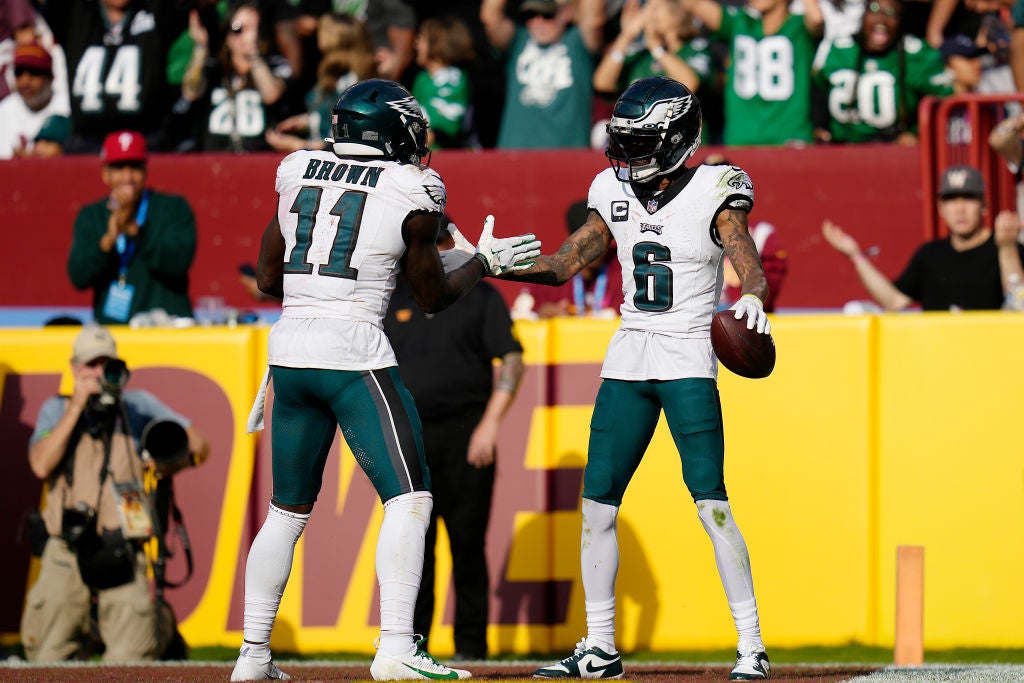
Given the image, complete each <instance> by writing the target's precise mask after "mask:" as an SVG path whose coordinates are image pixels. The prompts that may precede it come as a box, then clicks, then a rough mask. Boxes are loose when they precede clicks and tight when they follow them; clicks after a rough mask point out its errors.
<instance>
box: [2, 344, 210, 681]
mask: <svg viewBox="0 0 1024 683" xmlns="http://www.w3.org/2000/svg"><path fill="white" fill-rule="evenodd" d="M71 369H72V373H73V376H74V390H73V392H72V394H71V396H70V397H69V396H55V397H53V398H50V399H49V400H47V401H46V402H45V403H44V404H43V407H42V408H41V410H40V412H39V418H38V420H37V422H36V427H35V431H34V432H33V434H32V439H31V441H30V445H29V465H30V466H31V468H32V471H33V472H34V473H35V475H36V476H37V477H39V478H40V479H42V480H44V481H45V482H46V483H47V490H46V505H45V508H44V510H43V512H42V517H43V521H44V522H45V526H46V532H47V534H48V536H49V538H48V539H47V540H46V545H45V547H44V549H43V552H42V557H41V568H40V573H39V578H38V580H37V581H36V583H35V585H34V586H33V587H32V590H31V591H30V592H29V595H28V601H27V604H26V606H25V611H24V614H23V615H22V622H21V636H22V643H23V645H24V647H25V655H26V657H27V658H28V659H29V661H39V662H43V661H60V660H66V659H72V658H74V657H75V656H76V655H79V654H81V652H80V649H81V643H82V642H83V639H84V637H85V636H86V635H87V634H88V632H89V619H90V607H91V603H92V596H93V595H95V596H96V597H97V619H98V622H99V631H100V634H101V636H102V638H103V642H104V645H105V648H106V649H105V652H104V655H103V658H104V661H107V662H116V661H132V660H146V659H154V658H156V657H157V656H158V655H159V654H160V653H159V652H158V644H157V643H158V636H157V606H156V603H155V602H154V600H153V597H152V595H151V593H150V588H149V582H148V578H147V566H146V563H147V559H146V555H145V553H144V552H143V543H145V541H147V540H148V539H149V538H152V537H160V536H161V535H162V526H163V524H164V520H162V519H160V518H159V516H158V515H157V514H155V513H154V505H153V504H152V502H151V497H150V495H149V493H150V492H149V491H148V490H147V489H146V487H144V481H145V480H146V478H147V477H149V478H150V480H152V479H157V480H160V479H167V478H168V477H170V476H171V475H173V474H174V473H176V472H178V471H180V470H181V469H184V468H185V467H189V466H193V465H198V464H200V463H201V462H202V461H203V460H205V459H206V457H207V455H208V454H209V448H210V447H209V443H208V442H207V440H206V437H205V436H204V435H203V434H202V433H201V432H200V431H199V430H197V429H196V428H195V427H192V426H191V425H190V422H189V420H187V419H186V418H184V417H183V416H181V415H179V414H177V413H175V412H174V411H172V410H171V409H170V408H168V407H167V406H165V405H164V404H163V403H161V402H160V401H159V400H158V399H157V398H156V397H155V396H153V395H152V394H150V393H149V392H146V391H140V390H128V391H125V390H124V386H125V384H126V383H127V381H128V378H129V375H130V373H129V371H128V368H127V366H126V365H125V364H124V362H123V361H122V360H120V359H118V357H117V345H116V344H115V342H114V338H113V336H112V335H111V334H110V332H109V330H107V329H106V328H104V327H100V326H98V325H90V326H87V327H85V328H84V329H83V330H82V332H81V333H80V334H79V335H78V337H77V338H76V339H75V343H74V350H73V355H72V358H71Z"/></svg>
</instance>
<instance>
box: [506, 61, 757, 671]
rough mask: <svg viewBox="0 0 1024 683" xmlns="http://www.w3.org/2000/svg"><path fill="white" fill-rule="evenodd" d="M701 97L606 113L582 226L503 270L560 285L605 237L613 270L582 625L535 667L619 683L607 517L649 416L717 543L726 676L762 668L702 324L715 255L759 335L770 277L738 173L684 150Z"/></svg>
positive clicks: (590, 467) (677, 90) (627, 101)
mask: <svg viewBox="0 0 1024 683" xmlns="http://www.w3.org/2000/svg"><path fill="white" fill-rule="evenodd" d="M700 129H701V114H700V103H699V102H698V101H697V98H696V96H694V94H693V93H692V92H690V91H689V90H688V89H687V88H686V86H684V85H682V84H681V83H677V82H676V81H673V80H670V79H667V78H644V79H641V80H639V81H637V82H635V83H634V84H633V85H631V86H629V88H627V89H626V90H625V92H623V93H622V95H621V96H620V97H619V99H618V101H617V102H616V103H615V106H614V108H613V109H612V117H611V120H610V122H609V123H608V134H609V141H608V150H607V155H608V158H609V160H610V161H611V165H612V168H611V169H607V170H605V171H603V172H602V173H600V174H598V176H597V177H596V178H595V179H594V182H593V184H591V186H590V195H589V197H588V199H587V206H588V208H589V215H588V217H587V221H586V223H584V224H583V226H581V227H580V228H579V229H578V230H576V231H575V232H574V233H573V234H572V235H570V237H569V238H568V239H567V240H566V241H565V242H564V243H563V244H562V246H561V248H560V249H559V250H558V252H557V253H556V254H553V255H551V256H540V257H538V258H537V260H536V263H535V264H534V265H533V266H532V267H530V268H528V269H525V270H522V271H518V272H515V273H511V274H510V275H508V276H507V277H509V278H511V279H516V280H525V281H528V282H537V283H541V284H553V285H558V284H561V283H563V282H565V281H566V280H568V279H570V278H571V277H572V276H573V275H575V274H576V273H577V272H579V271H580V270H581V269H582V268H583V266H585V265H586V264H587V263H589V262H591V261H593V260H594V259H596V258H598V257H599V256H601V254H603V253H604V250H605V249H606V248H607V247H608V245H609V244H610V243H611V241H612V239H613V238H614V240H615V244H616V249H617V254H618V259H619V263H620V264H621V265H622V281H623V294H624V298H625V302H624V303H623V305H622V307H621V311H622V326H621V328H620V329H619V330H618V331H617V332H616V333H615V336H614V337H613V338H612V341H611V343H610V344H609V345H608V351H607V353H606V354H605V360H604V366H603V367H602V368H601V378H602V381H601V388H600V390H599V391H598V394H597V400H596V403H595V405H594V415H593V418H592V419H591V422H590V445H589V447H588V450H587V466H586V469H585V470H584V474H583V503H582V512H583V533H582V538H583V540H584V542H583V543H582V544H581V549H580V564H581V567H582V573H583V589H584V592H585V594H586V595H585V606H586V611H587V635H586V637H584V638H583V640H582V641H581V642H580V643H579V644H578V645H577V647H576V650H575V652H574V653H573V654H571V655H569V656H568V657H566V658H565V659H563V660H561V661H560V662H556V663H554V664H552V665H550V666H546V667H542V668H540V669H538V670H537V671H536V672H535V673H534V675H535V676H538V677H542V678H619V677H621V676H622V674H623V671H622V660H621V658H620V657H619V655H618V653H617V651H616V647H615V575H616V572H617V570H618V566H619V551H618V544H617V541H616V519H617V516H618V511H619V506H620V505H621V504H622V497H623V494H624V493H625V491H626V486H627V485H628V483H629V481H630V479H631V478H632V476H633V473H634V472H635V471H636V469H637V467H638V466H639V465H640V460H641V459H642V458H643V456H644V452H645V451H646V450H647V446H648V444H649V443H650V441H651V438H652V437H653V436H654V429H655V427H656V426H657V424H658V419H659V417H660V415H661V412H662V411H664V412H665V418H666V421H667V422H668V425H669V430H670V431H671V433H672V438H673V439H674V440H675V443H676V447H677V448H678V450H679V455H680V458H681V459H682V465H683V479H684V481H685V483H686V487H687V488H688V489H689V491H690V495H691V496H692V497H693V500H694V502H695V503H696V506H697V515H698V517H699V518H700V521H701V523H702V524H703V525H704V528H705V529H706V530H707V532H708V535H709V536H710V537H711V541H712V543H713V544H714V548H715V560H716V561H717V563H718V571H719V574H720V575H721V579H722V584H723V586H724V587H725V593H726V596H727V598H728V602H729V609H730V610H731V611H732V616H733V619H734V621H735V624H736V630H737V633H738V636H739V644H738V646H737V655H736V667H735V668H734V669H733V671H732V673H731V675H730V677H731V678H732V679H733V680H749V679H759V678H768V676H769V673H770V670H769V663H768V657H767V655H765V653H764V649H765V648H764V643H763V642H762V640H761V629H760V625H759V620H758V613H757V603H756V601H755V600H754V584H753V579H752V578H751V573H750V559H749V557H748V555H747V546H746V544H745V542H744V541H743V536H742V535H741V534H740V531H739V529H738V528H737V527H736V523H735V522H734V521H733V517H732V512H731V509H730V507H729V502H728V496H727V495H726V491H725V480H724V474H723V462H724V455H725V454H724V439H723V433H722V413H721V405H720V403H719V400H718V388H717V384H716V377H717V362H716V359H715V354H714V352H713V351H712V348H711V338H710V336H711V335H710V328H711V319H712V316H713V315H714V313H715V309H716V307H717V305H718V296H719V294H720V292H721V289H722V256H723V254H728V256H729V259H730V260H731V261H732V263H733V264H734V266H735V268H736V273H737V274H738V275H739V278H740V280H741V282H742V287H743V296H742V297H741V298H740V300H739V301H738V302H737V303H736V304H735V305H734V306H733V307H732V310H734V311H735V315H736V317H737V318H743V317H745V318H746V323H747V327H748V328H751V329H753V328H755V327H756V328H757V330H758V332H763V333H768V331H769V326H768V320H767V317H766V316H765V313H764V308H763V306H762V304H761V302H762V301H764V298H765V296H767V293H768V284H767V282H766V280H765V277H764V272H763V271H762V270H761V261H760V259H759V258H758V255H757V247H756V246H755V245H754V241H753V240H752V239H751V237H750V234H749V233H748V232H747V213H748V212H749V211H750V209H751V208H752V207H753V205H754V188H753V185H752V184H751V182H750V178H749V177H748V176H747V174H746V173H744V172H743V171H742V170H741V169H739V168H736V167H734V166H697V167H695V168H688V167H687V166H685V163H686V161H687V160H688V159H689V158H690V157H691V156H692V155H693V153H694V151H695V150H696V149H697V147H698V145H699V144H700Z"/></svg>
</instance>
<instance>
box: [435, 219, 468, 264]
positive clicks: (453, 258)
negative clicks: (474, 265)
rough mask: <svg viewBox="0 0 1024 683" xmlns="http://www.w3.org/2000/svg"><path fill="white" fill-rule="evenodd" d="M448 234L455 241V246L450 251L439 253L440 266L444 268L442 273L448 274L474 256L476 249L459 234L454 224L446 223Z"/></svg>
mask: <svg viewBox="0 0 1024 683" xmlns="http://www.w3.org/2000/svg"><path fill="white" fill-rule="evenodd" d="M448 233H449V234H450V235H451V236H452V239H453V240H455V246H454V247H452V248H451V249H445V250H444V251H442V252H440V254H441V265H442V266H443V267H444V272H446V273H450V272H452V271H453V270H455V269H456V268H458V267H459V266H461V265H462V264H463V263H465V262H467V261H469V260H470V259H471V258H473V257H474V256H476V247H475V246H473V243H472V242H470V241H469V240H467V239H466V237H465V235H463V234H462V233H461V232H459V229H458V228H457V227H455V224H454V223H451V222H449V223H448Z"/></svg>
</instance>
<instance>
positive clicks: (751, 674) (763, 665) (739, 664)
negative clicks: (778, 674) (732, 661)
mask: <svg viewBox="0 0 1024 683" xmlns="http://www.w3.org/2000/svg"><path fill="white" fill-rule="evenodd" d="M771 677H772V665H771V663H770V662H769V661H768V655H766V654H765V653H764V650H763V649H762V650H752V651H751V650H747V649H746V648H744V650H737V651H736V666H735V667H734V668H733V670H732V672H731V673H730V674H729V680H730V681H762V680H765V679H768V678H771Z"/></svg>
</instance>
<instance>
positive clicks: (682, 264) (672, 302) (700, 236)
mask: <svg viewBox="0 0 1024 683" xmlns="http://www.w3.org/2000/svg"><path fill="white" fill-rule="evenodd" d="M687 170H688V171H692V175H691V176H690V178H689V180H686V181H685V182H684V180H683V179H680V181H678V182H679V184H680V185H682V189H681V190H679V191H678V194H675V196H672V197H666V196H657V197H643V198H641V197H638V196H637V194H636V192H635V191H634V186H633V185H632V184H631V183H628V182H623V181H622V180H620V179H619V178H618V177H616V173H615V170H613V169H610V168H609V169H607V170H605V171H602V172H601V173H600V174H598V176H597V177H596V178H595V179H594V182H593V183H592V184H591V186H590V194H589V196H588V198H587V205H588V207H589V208H590V210H592V211H596V212H598V213H599V214H600V215H601V218H602V219H603V220H604V222H605V223H606V224H607V225H608V228H609V230H610V231H611V233H612V236H613V237H614V238H615V244H616V245H617V253H618V258H619V263H620V264H621V266H622V289H623V298H624V302H623V305H622V307H621V308H620V311H621V313H622V326H621V328H620V329H619V330H618V331H617V332H616V333H615V336H614V337H613V339H612V341H611V343H610V344H609V346H608V352H607V354H606V356H605V361H604V367H603V368H602V370H601V377H604V378H607V379H622V380H633V381H637V380H649V379H654V380H658V379H661V380H665V379H678V378H680V377H710V378H716V377H717V376H718V363H717V362H716V360H715V356H714V353H713V352H712V350H711V318H712V317H713V315H714V313H715V310H716V308H717V306H718V298H719V296H720V295H721V293H722V256H723V253H724V251H723V248H722V243H721V241H720V239H719V237H718V232H717V230H716V229H715V220H716V218H717V216H718V214H719V213H721V211H722V210H723V209H725V208H734V209H744V210H747V211H749V210H750V209H751V208H752V207H753V205H754V187H753V184H752V183H751V182H750V177H749V176H748V175H747V174H746V173H745V172H744V171H743V170H741V169H739V168H737V167H735V166H697V167H696V168H693V169H687ZM668 192H671V190H669V191H668ZM668 192H666V193H664V194H667V193H668ZM662 342H668V343H662Z"/></svg>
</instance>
